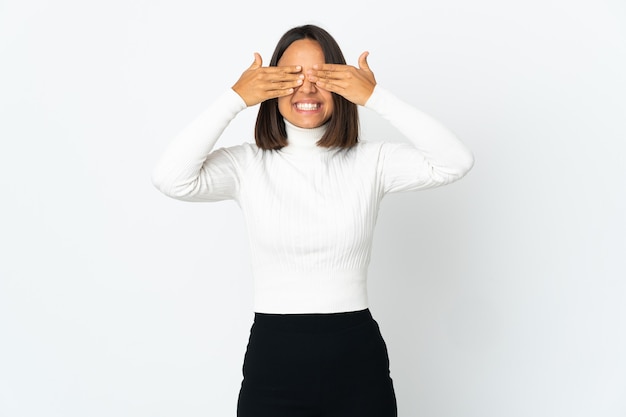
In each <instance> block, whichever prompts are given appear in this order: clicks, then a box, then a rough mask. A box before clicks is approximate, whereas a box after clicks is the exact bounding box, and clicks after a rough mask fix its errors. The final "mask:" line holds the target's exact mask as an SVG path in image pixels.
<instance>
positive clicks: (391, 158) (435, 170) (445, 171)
mask: <svg viewBox="0 0 626 417" xmlns="http://www.w3.org/2000/svg"><path fill="white" fill-rule="evenodd" d="M366 107H367V108H369V109H371V110H374V111H375V112H376V113H378V114H379V115H380V116H381V117H383V118H384V119H386V120H387V121H389V122H390V123H391V124H392V125H393V126H394V127H396V128H397V129H398V130H399V131H400V133H402V134H403V135H404V136H405V137H406V138H407V139H408V140H409V143H404V142H403V143H385V144H384V145H383V147H382V148H381V155H380V160H379V168H380V175H381V178H382V185H383V192H384V193H389V192H400V191H410V190H417V189H425V188H433V187H437V186H441V185H445V184H449V183H451V182H454V181H457V180H459V179H461V178H462V177H464V176H465V174H467V173H468V172H469V171H470V170H471V169H472V167H473V165H474V156H473V154H472V153H471V151H470V150H469V149H468V148H467V147H466V146H465V144H463V142H461V141H460V140H459V139H458V138H457V137H456V135H454V134H453V133H452V132H451V131H450V130H449V129H448V128H446V127H445V126H444V125H442V124H441V123H440V122H439V121H437V120H435V119H434V118H432V117H431V116H429V115H427V114H425V113H423V112H422V111H420V110H418V109H416V108H415V107H413V106H411V105H409V104H407V103H405V102H404V101H402V100H400V99H399V98H397V97H396V96H395V95H393V94H392V93H390V92H389V91H387V90H385V89H383V88H381V87H380V86H376V88H375V89H374V92H373V93H372V96H371V97H370V98H369V100H368V101H367V103H366Z"/></svg>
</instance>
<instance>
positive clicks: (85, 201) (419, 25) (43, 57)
mask: <svg viewBox="0 0 626 417" xmlns="http://www.w3.org/2000/svg"><path fill="white" fill-rule="evenodd" d="M303 23H316V24H319V25H321V26H323V27H325V28H326V29H328V30H329V31H330V32H331V33H332V34H333V35H334V36H335V38H336V39H337V40H338V41H339V43H340V45H341V46H342V48H343V50H344V53H345V55H346V58H347V60H348V61H349V63H351V64H355V63H356V59H357V57H358V55H359V54H360V53H361V52H362V51H364V50H369V51H370V52H371V55H370V59H369V62H370V65H371V67H372V69H373V71H374V72H375V74H376V77H377V80H378V82H379V83H380V84H381V85H384V86H385V87H386V88H388V89H390V90H392V91H394V92H395V93H396V94H397V95H399V96H400V97H401V98H403V99H405V100H407V101H409V102H411V103H412V104H414V105H415V106H417V107H419V108H421V109H422V110H424V111H426V112H428V113H430V114H432V115H433V116H435V117H437V118H438V119H440V120H441V121H443V122H444V123H445V124H446V125H448V126H449V127H450V128H452V129H453V130H454V131H455V132H456V133H457V134H458V135H459V137H460V138H461V139H462V140H463V141H464V142H465V143H466V144H467V145H468V146H469V147H470V148H471V149H472V151H473V152H474V154H475V156H476V165H475V167H474V169H473V170H472V171H471V172H470V174H468V176H467V177H466V178H464V179H463V180H461V181H460V182H458V183H455V184H452V185H450V186H448V187H444V188H440V189H437V190H431V191H425V192H419V193H413V194H399V195H392V196H389V197H388V198H387V199H386V200H385V201H384V202H383V205H382V208H381V213H380V218H379V224H378V229H377V232H376V237H375V243H374V250H373V259H372V265H371V268H370V295H371V308H372V311H373V313H374V315H375V317H376V318H377V320H378V321H379V323H380V324H381V328H382V331H383V335H384V337H385V338H386V340H387V344H388V347H389V352H390V356H391V367H392V376H393V377H394V381H395V385H396V390H397V396H398V404H399V411H400V417H407V416H429V417H439V416H441V417H503V416H506V417H518V416H519V417H522V416H523V417H557V416H559V417H560V416H568V417H578V416H580V417H582V416H593V417H624V416H626V354H625V353H626V281H625V280H626V261H625V258H626V220H625V219H624V212H625V209H626V168H625V163H626V158H625V156H624V154H625V152H626V145H625V144H624V142H625V139H626V100H625V99H624V97H625V93H626V81H625V79H626V78H625V77H624V74H626V5H625V4H624V3H623V2H621V1H620V0H613V1H609V0H605V1H598V0H568V1H566V0H526V1H497V0H478V1H473V2H468V1H463V0H437V1H429V2H424V1H418V2H405V1H399V0H386V1H384V2H378V1H376V2H374V1H367V0H362V1H359V2H353V3H349V2H339V1H325V0H320V1H315V2H293V1H280V2H279V1H277V2H267V1H256V2H247V3H238V2H228V1H226V2H224V1H222V2H218V3H211V2H208V1H199V0H196V1H166V0H156V1H149V0H124V1H121V0H111V1H106V2H104V1H103V2H86V1H78V0H75V1H71V0H60V1H55V2H52V1H17V0H8V1H7V0H4V1H0V60H1V64H0V118H1V119H0V139H1V142H0V189H1V195H2V204H1V206H0V207H1V209H0V210H1V216H0V416H2V417H23V416H28V417H56V416H59V417H85V416H89V417H100V416H106V417H109V416H110V417H113V416H115V417H126V416H128V417H130V416H132V417H144V416H145V417H160V416H185V417H193V416H234V415H235V404H236V398H237V393H238V389H239V384H240V378H241V362H242V359H243V353H244V350H245V345H246V342H247V337H248V331H249V326H250V324H251V320H252V310H251V306H252V299H251V297H252V294H251V278H250V268H249V259H248V246H247V241H246V237H245V229H244V225H243V224H242V216H241V215H240V212H239V209H238V207H237V206H236V205H235V204H234V203H232V202H222V203H214V204H200V203H198V204H194V203H183V202H179V201H175V200H172V199H169V198H167V197H165V196H163V195H161V194H159V193H158V191H157V190H156V189H155V188H154V187H153V186H152V184H151V183H150V174H151V171H152V168H153V166H154V164H155V162H156V160H157V158H158V157H159V155H160V154H161V152H162V151H163V149H164V148H165V146H166V145H167V143H168V142H169V141H170V140H171V139H172V138H173V137H174V135H175V134H176V133H178V131H180V130H181V129H182V128H183V127H184V126H185V125H186V124H187V123H188V122H190V121H191V120H192V119H193V118H194V117H195V116H196V115H197V114H199V113H200V112H201V111H202V110H203V109H204V108H205V107H206V106H207V105H208V104H209V103H210V102H211V100H212V99H213V98H215V97H216V96H217V95H218V94H219V93H221V92H222V91H223V90H224V89H226V88H229V87H230V86H231V85H232V84H233V83H234V81H235V80H236V79H237V78H238V76H239V74H240V73H241V72H242V71H243V70H244V69H245V68H247V67H248V65H249V64H250V63H251V62H252V59H253V52H254V51H258V52H260V53H261V54H262V55H263V57H264V58H265V62H268V61H269V58H270V55H271V52H272V51H273V48H274V46H275V43H276V41H277V40H278V38H279V37H280V35H282V33H284V31H286V30H287V29H289V28H291V27H292V26H296V25H299V24H303ZM255 116H256V109H255V108H251V109H247V110H245V111H244V112H242V113H241V114H240V115H239V116H238V117H237V118H236V119H235V120H234V121H233V123H232V124H231V126H230V127H229V128H228V129H227V131H226V134H225V137H224V138H223V139H222V141H221V143H220V145H223V146H227V145H230V144H235V143H240V142H242V141H251V140H252V129H253V123H254V118H255ZM362 124H363V130H364V134H363V137H364V138H365V139H389V140H396V139H398V140H401V138H399V137H398V136H397V134H396V132H395V131H393V130H392V129H391V128H390V127H389V126H387V125H386V124H385V123H383V122H382V121H381V120H379V119H378V118H377V116H376V115H375V114H371V113H369V112H367V111H363V112H362Z"/></svg>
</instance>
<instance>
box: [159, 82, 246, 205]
mask: <svg viewBox="0 0 626 417" xmlns="http://www.w3.org/2000/svg"><path fill="white" fill-rule="evenodd" d="M245 108H246V104H245V102H244V101H243V99H242V98H241V97H240V96H239V95H238V94H237V93H235V92H234V91H233V90H232V89H228V90H227V91H225V92H224V93H223V94H222V95H220V96H219V97H218V98H217V100H215V101H214V102H213V104H211V106H209V107H208V108H207V109H206V110H205V111H203V112H202V113H201V114H200V115H199V116H198V117H197V118H196V119H195V120H193V121H192V122H191V123H190V124H189V125H188V126H187V127H186V128H185V129H183V130H182V131H181V132H180V133H179V134H178V135H177V136H176V138H174V140H173V141H172V142H171V143H170V144H169V146H168V147H167V148H166V150H165V152H164V153H163V155H162V156H161V158H160V160H159V161H158V163H157V165H156V167H155V169H154V171H153V172H152V183H153V184H154V186H155V187H156V188H158V189H159V190H160V191H161V192H162V193H164V194H165V195H167V196H169V197H172V198H176V199H180V200H186V201H218V200H224V199H229V198H234V196H235V195H236V193H237V189H238V176H237V163H236V158H235V157H234V155H233V154H234V153H237V151H238V150H240V151H244V152H245V148H246V147H245V146H244V145H242V146H239V147H235V148H231V149H218V150H213V148H214V146H215V143H216V142H217V140H218V138H219V137H220V135H221V134H222V132H223V131H224V129H226V127H227V126H228V125H229V123H230V122H231V120H232V119H233V118H234V117H235V116H236V115H237V114H238V113H239V112H241V111H242V110H243V109H245Z"/></svg>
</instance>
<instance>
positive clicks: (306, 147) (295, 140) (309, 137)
mask: <svg viewBox="0 0 626 417" xmlns="http://www.w3.org/2000/svg"><path fill="white" fill-rule="evenodd" d="M326 128H327V126H326V125H325V124H324V125H322V126H319V127H314V128H312V129H305V128H302V127H298V126H296V125H293V124H291V123H289V122H288V121H287V120H285V129H286V131H287V146H284V147H283V148H282V149H281V151H282V152H285V153H289V154H294V155H295V154H317V153H326V152H328V151H330V148H324V147H322V146H317V142H318V141H319V140H320V139H321V138H322V136H323V135H324V133H325V132H326Z"/></svg>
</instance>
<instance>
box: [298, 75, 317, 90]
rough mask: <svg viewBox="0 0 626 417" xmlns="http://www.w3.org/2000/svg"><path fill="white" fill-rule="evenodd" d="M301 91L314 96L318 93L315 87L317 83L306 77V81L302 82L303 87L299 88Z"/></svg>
mask: <svg viewBox="0 0 626 417" xmlns="http://www.w3.org/2000/svg"><path fill="white" fill-rule="evenodd" d="M299 90H300V91H302V92H303V93H305V94H312V93H315V92H316V91H317V87H316V86H315V83H312V82H311V81H309V79H308V77H304V80H302V85H301V86H300V87H299Z"/></svg>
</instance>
